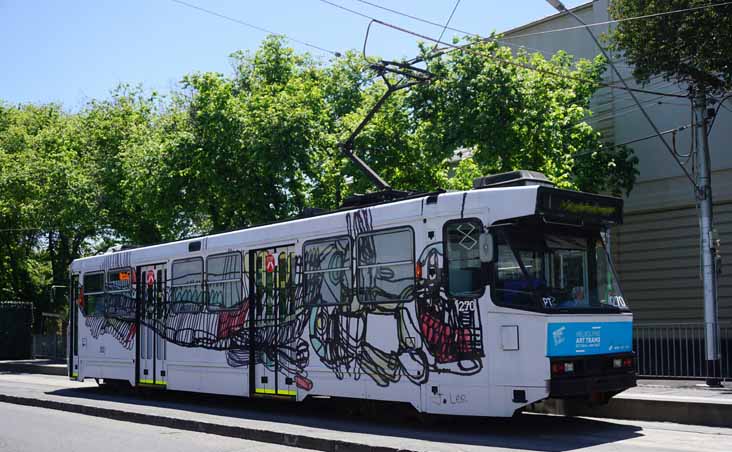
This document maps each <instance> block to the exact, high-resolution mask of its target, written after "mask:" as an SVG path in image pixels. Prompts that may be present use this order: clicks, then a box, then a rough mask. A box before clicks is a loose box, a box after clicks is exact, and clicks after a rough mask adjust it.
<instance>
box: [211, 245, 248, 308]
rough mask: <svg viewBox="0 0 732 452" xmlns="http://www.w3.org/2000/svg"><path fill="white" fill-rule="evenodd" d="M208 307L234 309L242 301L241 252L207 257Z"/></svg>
mask: <svg viewBox="0 0 732 452" xmlns="http://www.w3.org/2000/svg"><path fill="white" fill-rule="evenodd" d="M206 286H207V287H208V308H209V309H210V310H212V311H216V310H224V309H232V308H236V307H238V306H239V305H240V304H241V302H242V298H241V293H242V279H241V253H228V254H219V255H215V256H209V257H208V258H207V259H206Z"/></svg>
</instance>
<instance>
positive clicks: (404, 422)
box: [46, 387, 640, 452]
mask: <svg viewBox="0 0 732 452" xmlns="http://www.w3.org/2000/svg"><path fill="white" fill-rule="evenodd" d="M46 394H48V395H53V396H59V397H65V398H76V399H85V400H98V401H110V402H117V403H125V404H130V405H134V406H136V407H139V408H140V410H141V411H143V410H144V408H145V407H156V408H167V409H175V410H181V411H182V413H177V414H176V417H181V418H184V419H189V420H200V419H199V418H198V417H197V416H196V413H201V414H207V415H215V416H226V417H229V418H232V419H247V420H254V421H266V422H277V423H285V424H294V425H299V426H303V427H311V428H322V429H328V430H334V431H338V432H349V433H358V434H369V435H380V436H391V437H395V438H411V439H417V440H422V441H435V442H441V443H454V444H462V445H473V446H491V447H506V448H513V449H523V450H532V451H547V452H550V451H567V450H573V449H581V448H584V447H591V446H596V445H602V444H608V443H613V442H617V441H622V440H626V439H630V438H635V437H638V436H640V433H639V431H640V427H636V426H630V425H620V424H615V423H610V422H603V421H598V420H591V419H580V418H569V417H561V416H550V415H540V414H522V415H520V416H517V417H514V418H512V419H503V418H464V417H457V416H438V417H434V418H430V425H429V427H428V426H425V425H423V424H422V423H420V422H419V421H418V420H417V416H416V414H415V412H414V410H413V409H412V408H411V407H409V406H406V405H404V404H396V403H388V402H384V403H378V404H373V403H372V404H370V405H364V404H362V403H358V402H356V401H353V400H349V399H308V400H306V402H305V403H293V402H290V401H282V400H274V399H249V398H244V397H232V396H217V395H204V394H194V393H187V392H178V391H155V390H148V391H134V392H133V391H132V390H128V391H115V392H111V391H109V390H104V389H101V388H96V387H87V388H74V389H59V390H55V391H50V392H47V393H46ZM125 409H126V410H129V409H131V407H125ZM132 409H134V407H132ZM166 415H168V414H166ZM343 439H344V440H346V441H348V440H349V439H348V438H343Z"/></svg>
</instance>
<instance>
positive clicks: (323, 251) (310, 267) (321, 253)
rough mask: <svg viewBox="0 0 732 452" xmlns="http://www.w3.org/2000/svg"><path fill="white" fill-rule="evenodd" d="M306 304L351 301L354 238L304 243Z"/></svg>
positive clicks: (345, 237) (336, 238)
mask: <svg viewBox="0 0 732 452" xmlns="http://www.w3.org/2000/svg"><path fill="white" fill-rule="evenodd" d="M303 261H304V271H303V276H304V279H305V303H306V304H308V305H334V304H345V303H349V302H350V301H351V288H352V287H353V284H352V275H351V239H350V238H349V237H348V236H342V237H335V238H329V239H324V240H315V241H311V242H306V243H305V244H304V245H303Z"/></svg>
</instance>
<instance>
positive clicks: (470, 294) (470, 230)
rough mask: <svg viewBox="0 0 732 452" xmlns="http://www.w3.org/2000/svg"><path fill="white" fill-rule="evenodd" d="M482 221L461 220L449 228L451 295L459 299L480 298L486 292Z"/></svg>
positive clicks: (448, 280)
mask: <svg viewBox="0 0 732 452" xmlns="http://www.w3.org/2000/svg"><path fill="white" fill-rule="evenodd" d="M481 229H482V225H481V223H480V221H478V220H475V219H473V220H467V219H466V220H458V221H450V222H448V223H446V224H445V234H444V239H445V262H446V264H445V265H446V268H447V293H448V295H450V296H452V297H456V298H478V297H479V296H481V295H482V294H483V291H484V290H485V284H484V278H483V272H482V265H481V261H480V243H479V241H480V232H481Z"/></svg>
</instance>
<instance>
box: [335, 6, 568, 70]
mask: <svg viewBox="0 0 732 452" xmlns="http://www.w3.org/2000/svg"><path fill="white" fill-rule="evenodd" d="M355 1H357V2H360V3H363V4H365V5H369V6H372V7H374V8H378V9H381V10H383V11H388V12H390V13H392V14H396V15H398V16H402V17H406V18H408V19H412V20H415V21H417V22H422V23H424V24H427V25H432V26H435V27H442V28H443V30H450V31H454V32H456V33H461V34H463V35H468V36H474V37H476V38H481V39H482V40H484V41H489V40H492V41H496V42H499V43H501V44H504V45H507V46H510V47H519V48H523V49H526V50H531V51H534V52H539V53H541V54H543V55H544V56H547V57H551V56H552V55H554V53H556V52H551V51H549V50H542V49H537V48H534V47H529V46H527V45H523V44H514V43H512V42H506V41H505V40H504V39H503V38H492V37H491V38H487V37H484V36H481V35H480V34H478V33H473V32H470V31H466V30H461V29H459V28H455V27H450V26H445V27H443V25H442V24H440V23H438V22H434V21H431V20H429V19H425V18H423V17H419V16H415V15H413V14H409V13H405V12H403V11H399V10H396V9H393V8H389V7H386V6H383V5H380V4H378V3H373V2H370V1H368V0H355ZM324 3H328V4H331V5H333V6H338V5H336V4H335V3H333V2H331V1H324ZM341 9H344V10H346V11H349V12H354V10H351V9H350V8H346V7H341ZM361 16H362V17H371V16H368V15H366V14H361ZM443 34H444V31H443ZM438 40H440V41H441V40H442V34H441V35H440V38H439V39H438ZM435 47H437V44H435Z"/></svg>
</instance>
